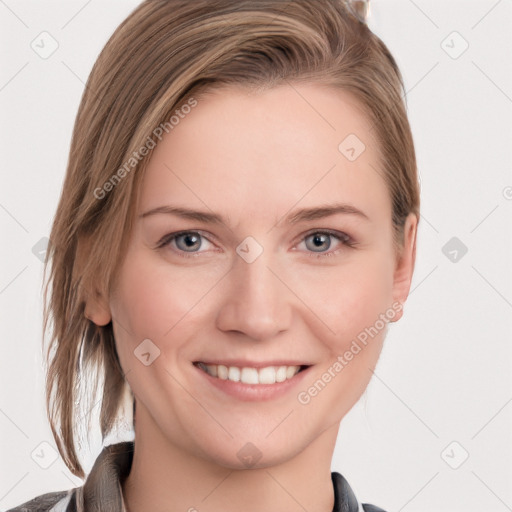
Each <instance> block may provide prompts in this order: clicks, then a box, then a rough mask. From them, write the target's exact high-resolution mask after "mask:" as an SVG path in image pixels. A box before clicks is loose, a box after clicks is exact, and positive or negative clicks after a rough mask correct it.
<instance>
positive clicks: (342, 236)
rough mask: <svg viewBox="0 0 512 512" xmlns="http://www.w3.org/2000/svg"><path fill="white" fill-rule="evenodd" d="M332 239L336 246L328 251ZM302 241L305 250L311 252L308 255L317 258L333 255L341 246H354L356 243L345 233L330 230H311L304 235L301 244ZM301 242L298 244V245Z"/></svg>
mask: <svg viewBox="0 0 512 512" xmlns="http://www.w3.org/2000/svg"><path fill="white" fill-rule="evenodd" d="M333 239H334V240H335V244H334V245H335V247H336V246H338V248H337V249H336V248H335V249H334V250H331V251H329V249H330V248H331V246H332V245H333V244H332V240H333ZM302 243H304V245H305V246H306V249H307V251H310V252H312V254H309V255H308V256H312V257H317V258H318V257H322V256H334V255H335V254H338V253H339V252H340V250H341V249H342V248H343V246H345V247H355V245H356V242H355V241H354V240H353V239H352V238H351V237H350V236H349V235H347V234H346V233H342V232H341V231H331V230H317V231H311V232H309V234H306V235H305V237H304V238H303V242H301V244H302ZM301 244H299V247H300V245H301Z"/></svg>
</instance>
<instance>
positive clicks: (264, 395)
mask: <svg viewBox="0 0 512 512" xmlns="http://www.w3.org/2000/svg"><path fill="white" fill-rule="evenodd" d="M193 366H194V368H195V369H196V370H197V371H198V372H199V373H200V375H202V376H203V377H204V378H205V379H206V381H207V382H209V383H210V384H212V385H213V386H215V387H216V388H217V389H220V390H221V391H223V392H224V393H226V394H227V395H230V396H233V397H235V398H238V399H239V400H243V401H245V402H252V401H260V400H272V399H274V398H279V397H280V396H283V395H285V394H286V393H288V392H289V391H290V390H291V389H293V388H294V387H295V386H297V385H298V384H299V383H300V382H302V380H303V379H304V376H305V375H306V374H307V373H308V372H309V370H310V369H311V368H312V366H309V367H308V368H306V369H304V370H302V371H301V372H299V373H297V374H295V375H294V376H293V377H292V378H291V379H286V380H285V381H283V382H276V383H275V384H245V383H243V382H234V381H232V380H228V379H226V380H223V379H218V378H217V377H212V376H211V375H210V374H208V373H206V372H205V371H204V370H201V368H198V367H197V366H196V365H193Z"/></svg>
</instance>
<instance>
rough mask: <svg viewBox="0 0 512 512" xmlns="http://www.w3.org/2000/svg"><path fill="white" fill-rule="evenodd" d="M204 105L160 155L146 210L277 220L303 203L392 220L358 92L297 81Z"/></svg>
mask: <svg viewBox="0 0 512 512" xmlns="http://www.w3.org/2000/svg"><path fill="white" fill-rule="evenodd" d="M197 101H198V104H197V106H196V107H195V108H194V109H192V110H191V111H190V113H188V114H187V115H185V116H183V118H182V119H181V120H180V122H179V124H178V125H176V126H174V128H173V129H172V130H171V131H170V132H169V133H168V134H166V135H165V136H164V137H163V139H162V141H161V142H159V143H158V145H157V147H156V148H155V149H154V152H153V154H152V157H151V160H150V162H149V165H148V167H147V169H146V175H145V176H144V181H143V187H142V194H141V202H140V208H141V209H143V208H148V207H155V206H159V204H162V205H163V204H166V203H168V202H173V203H175V202H176V201H180V202H181V204H182V205H183V204H187V205H193V206H198V207H199V206H201V207H203V209H204V206H207V207H208V208H210V209H213V210H216V211H218V210H221V211H224V212H226V213H227V214H228V215H229V213H230V210H231V211H232V212H233V214H234V215H239V214H241V213H243V212H246V213H248V214H249V213H250V214H254V215H259V216H268V217H269V219H270V217H271V220H270V221H274V220H275V218H276V216H279V214H282V213H283V212H284V211H287V210H289V209H290V208H291V207H292V206H294V205H295V204H297V203H298V202H300V206H302V207H308V206H316V205H318V204H321V203H327V202H334V201H340V200H341V201H347V202H350V201H352V202H356V201H357V202H359V206H361V208H363V206H364V207H365V208H366V209H368V210H370V212H373V214H374V215H375V214H379V215H382V214H383V213H384V214H386V215H391V211H390V199H389V197H388V195H389V194H388V192H387V188H386V184H385V182H384V180H383V178H382V175H381V172H380V170H379V167H380V164H379V161H378V160H379V157H378V154H379V148H378V146H377V145H376V142H375V141H374V138H373V137H374V134H373V132H372V130H371V125H370V122H369V121H368V119H367V117H366V116H365V115H364V113H363V110H362V108H361V107H360V106H359V105H358V103H357V101H355V100H354V99H353V98H352V97H351V96H350V95H349V94H347V93H345V92H343V91H339V90H334V89H331V88H327V87H325V86H321V85H317V84H309V85H305V84H300V85H297V84H294V85H291V84H287V85H282V86H278V87H275V88H272V89H267V90H265V91H258V92H255V91H252V90H249V89H247V88H240V87H223V88H220V89H215V90H211V91H208V92H207V93H206V94H204V93H203V94H201V95H199V96H198V98H197ZM383 210H384V211H383Z"/></svg>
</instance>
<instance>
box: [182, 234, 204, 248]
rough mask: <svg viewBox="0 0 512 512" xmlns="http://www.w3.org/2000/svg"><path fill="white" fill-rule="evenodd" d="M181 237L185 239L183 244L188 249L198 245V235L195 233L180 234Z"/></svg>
mask: <svg viewBox="0 0 512 512" xmlns="http://www.w3.org/2000/svg"><path fill="white" fill-rule="evenodd" d="M182 239H183V240H184V241H185V246H186V247H187V248H188V249H192V248H194V246H199V245H200V242H199V237H198V236H197V235H194V234H186V235H182ZM195 248H198V247H195Z"/></svg>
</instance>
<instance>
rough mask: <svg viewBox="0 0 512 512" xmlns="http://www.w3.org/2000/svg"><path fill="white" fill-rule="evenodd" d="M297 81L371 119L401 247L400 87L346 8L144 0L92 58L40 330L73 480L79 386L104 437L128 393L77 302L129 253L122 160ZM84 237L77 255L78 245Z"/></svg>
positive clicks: (131, 179)
mask: <svg viewBox="0 0 512 512" xmlns="http://www.w3.org/2000/svg"><path fill="white" fill-rule="evenodd" d="M301 82H302V83H318V84H323V85H326V86H329V87H332V88H334V89H338V90H342V91H345V92H346V93H348V94H350V95H351V96H352V97H353V98H354V99H355V100H356V101H357V104H358V105H359V107H360V108H361V109H362V110H363V112H364V113H365V114H366V116H367V119H368V120H369V121H370V122H371V125H372V130H375V140H376V141H377V145H378V150H379V155H380V162H379V164H380V165H379V169H378V171H379V172H380V173H381V175H382V176H383V178H384V179H385V182H386V184H387V186H388V189H389V193H390V197H391V200H392V212H393V217H392V222H393V227H394V237H395V238H394V241H395V243H396V247H398V248H399V247H401V244H402V243H403V227H404V221H405V218H406V217H407V215H408V214H410V213H414V214H416V216H417V217H418V221H419V184H418V179H417V169H416V159H415V151H414V145H413V138H412V134H411V130H410V126H409V122H408V119H407V113H406V105H405V102H404V99H403V96H402V94H403V91H404V85H403V80H402V76H401V74H400V71H399V69H398V66H397V64H396V62H395V60H394V58H393V57H392V55H391V54H390V52H389V50H388V49H387V47H386V46H385V44H384V43H383V42H382V41H381V40H380V39H379V37H377V36H376V35H375V34H374V33H372V32H371V30H370V29H369V27H368V26H367V25H366V24H365V23H364V22H363V21H361V20H360V19H358V18H357V17H356V16H355V14H354V11H353V10H352V9H349V8H348V7H347V4H346V2H343V1H341V0H294V1H284V0H194V1H190V0H146V1H144V2H143V3H142V4H141V5H140V6H139V7H138V8H137V9H135V11H134V12H133V13H132V14H131V15H130V16H129V17H128V18H127V19H126V20H125V21H123V23H122V24H121V25H120V26H119V27H118V28H117V30H116V31H115V32H114V34H113V35H112V37H111V38H110V39H109V41H108V42H107V44H106V46H105V47H104V49H103V50H102V52H101V54H100V55H99V57H98V59H97V61H96V63H95V65H94V67H93V69H92V72H91V74H90V76H89V79H88V81H87V84H86V87H85V90H84V94H83V97H82V100H81V103H80V107H79V110H78V114H77V117H76V122H75V126H74V131H73V137H72V141H71V148H70V154H69V162H68V167H67V171H66V176H65V181H64V185H63V189H62V194H61V197H60V201H59V204H58V207H57V211H56V215H55V218H54V222H53V226H52V230H51V234H50V244H49V248H48V251H47V255H46V260H45V274H44V275H45V276H46V272H47V265H48V264H49V263H50V262H51V265H50V274H49V276H48V282H47V284H46V288H45V290H44V326H43V330H44V332H46V329H47V328H48V327H49V325H50V323H51V324H52V332H51V337H50V342H49V345H48V350H47V353H46V358H47V365H48V370H47V381H46V401H47V412H48V418H49V421H50V425H51V429H52V432H53V435H54V438H55V440H56V443H57V446H58V449H59V452H60V454H61V456H62V458H63V460H64V462H65V463H66V465H67V466H68V468H69V469H70V471H71V472H72V473H73V474H75V475H77V476H79V477H82V478H83V477H84V472H83V469H82V466H81V464H80V461H79V458H78V455H77V450H76V444H75V443H76V441H77V422H80V421H81V420H76V419H75V416H76V414H77V411H78V408H77V406H78V403H79V400H80V396H81V395H80V392H79V388H80V385H84V386H85V387H86V388H87V386H92V382H91V380H93V381H94V393H93V395H92V396H90V398H89V400H90V402H89V403H88V405H90V404H91V403H92V400H93V397H94V396H95V395H96V391H97V390H96V388H97V384H98V381H97V379H91V378H90V376H89V377H88V375H89V374H88V371H91V370H95V371H96V372H97V375H99V376H101V377H102V379H103V380H102V385H103V392H102V399H101V411H100V427H101V434H102V438H103V439H104V438H105V436H106V435H107V434H109V433H110V432H111V431H112V428H113V426H114V423H115V420H116V419H117V416H118V413H119V410H120V406H121V404H122V400H123V397H124V396H125V395H124V393H125V392H126V391H127V387H129V386H128V384H127V382H126V380H125V378H124V375H123V371H122V369H121V365H120V363H119V359H118V356H117V352H116V348H115V340H114V334H113V330H112V322H110V323H109V324H108V325H106V326H103V327H100V326H97V325H96V324H94V323H93V322H92V321H91V320H88V319H87V318H86V317H85V305H86V301H87V297H90V296H91V294H102V295H103V296H106V297H108V296H109V291H110V290H111V289H112V286H113V283H114V282H115V279H116V271H117V269H118V268H119V266H120V262H121V261H122V255H123V254H124V253H125V250H126V246H127V242H128V238H129V235H130V233H131V229H132V225H133V221H134V215H135V206H136V204H137V201H138V193H139V191H140V188H141V187H140V184H141V180H142V178H143V175H144V170H145V168H146V166H147V163H148V161H149V158H150V154H151V150H149V152H148V154H147V155H146V156H144V158H141V159H140V161H138V160H137V161H135V160H133V161H132V160H131V159H133V158H134V157H133V155H134V154H140V153H138V152H139V150H140V149H141V147H143V146H146V147H153V146H152V145H151V144H150V141H153V142H154V143H155V144H156V143H158V137H157V136H156V135H155V128H156V127H158V126H164V127H166V131H168V130H169V129H170V128H169V126H170V123H169V119H170V118H171V116H173V115H176V112H177V111H178V112H179V109H180V108H182V106H183V105H186V104H187V103H188V104H190V102H191V98H192V99H194V101H197V100H198V99H199V98H200V97H201V93H202V92H203V93H205V92H207V91H208V90H212V89H213V88H220V87H224V86H230V85H240V86H244V87H248V88H251V89H252V90H255V91H260V90H265V89H268V88H271V87H275V86H278V85H283V84H293V83H301ZM166 123H167V124H166ZM340 142H341V140H340ZM127 163H129V164H128V165H127ZM121 169H124V171H121ZM115 176H117V178H115ZM114 178H115V182H114V181H113V179H114ZM108 183H110V185H106V184H108ZM99 190H101V193H99V192H98V191H99ZM84 241H87V251H85V249H84V247H85V246H82V245H80V246H79V242H80V244H82V242H84ZM50 287H51V292H50V291H49V289H50ZM48 297H49V299H48ZM88 379H89V380H88ZM85 410H86V411H89V410H90V408H89V406H87V407H85ZM88 416H89V418H88V421H89V422H90V419H91V415H90V414H89V415H88ZM78 441H79V444H80V439H78Z"/></svg>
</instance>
